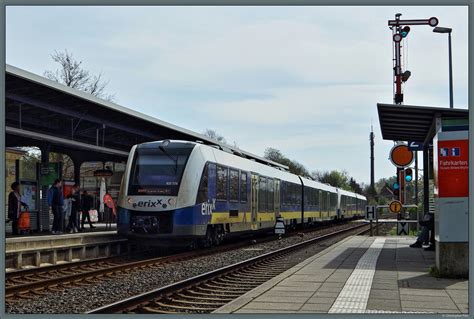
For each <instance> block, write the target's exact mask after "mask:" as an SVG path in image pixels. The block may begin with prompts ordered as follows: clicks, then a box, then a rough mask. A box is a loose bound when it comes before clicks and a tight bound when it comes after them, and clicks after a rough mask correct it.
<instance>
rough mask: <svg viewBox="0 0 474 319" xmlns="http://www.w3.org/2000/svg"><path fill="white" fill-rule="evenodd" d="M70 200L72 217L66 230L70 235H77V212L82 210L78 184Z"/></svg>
mask: <svg viewBox="0 0 474 319" xmlns="http://www.w3.org/2000/svg"><path fill="white" fill-rule="evenodd" d="M68 198H69V199H70V200H71V216H70V217H69V223H68V225H67V229H66V230H67V231H69V233H73V232H74V233H77V232H78V231H79V226H78V223H77V212H78V211H79V210H80V209H81V197H80V195H79V185H78V184H74V186H73V187H72V192H71V195H69V196H68Z"/></svg>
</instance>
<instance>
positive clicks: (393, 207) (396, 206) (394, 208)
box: [388, 200, 403, 214]
mask: <svg viewBox="0 0 474 319" xmlns="http://www.w3.org/2000/svg"><path fill="white" fill-rule="evenodd" d="M402 206H403V205H402V203H401V202H400V201H398V200H394V201H392V202H390V204H389V205H388V209H389V210H390V211H391V212H392V213H397V214H398V213H399V212H400V211H401V210H402Z"/></svg>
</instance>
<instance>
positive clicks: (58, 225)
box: [48, 179, 64, 235]
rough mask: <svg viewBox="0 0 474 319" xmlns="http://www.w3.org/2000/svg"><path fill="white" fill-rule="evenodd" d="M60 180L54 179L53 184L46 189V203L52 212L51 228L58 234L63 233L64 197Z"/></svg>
mask: <svg viewBox="0 0 474 319" xmlns="http://www.w3.org/2000/svg"><path fill="white" fill-rule="evenodd" d="M61 186H62V181H61V180H60V179H56V180H55V181H54V183H53V186H51V187H50V189H49V190H48V204H49V209H50V211H52V213H53V217H54V219H53V229H52V233H53V234H55V235H59V234H62V233H63V223H64V222H63V218H64V216H63V206H64V197H63V192H62V190H61Z"/></svg>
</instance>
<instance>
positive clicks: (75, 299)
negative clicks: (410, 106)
mask: <svg viewBox="0 0 474 319" xmlns="http://www.w3.org/2000/svg"><path fill="white" fill-rule="evenodd" d="M351 226H352V225H348V224H345V225H337V226H333V227H328V228H326V229H320V230H317V231H314V232H309V233H305V234H304V235H303V236H302V237H301V236H293V237H287V238H285V237H283V238H282V239H280V240H275V241H271V242H266V243H256V244H254V245H252V246H251V247H246V248H241V249H237V250H233V251H226V252H222V253H218V254H215V255H211V256H203V257H198V258H194V259H191V260H186V261H180V262H175V263H171V264H167V265H163V266H160V267H157V268H153V269H152V268H146V269H136V270H133V271H131V272H129V273H126V274H124V275H122V276H120V277H117V278H113V279H107V280H103V281H101V282H99V283H96V284H90V285H88V286H82V287H79V286H78V287H73V288H69V289H66V290H63V291H60V292H51V293H48V294H47V295H44V296H38V297H35V298H34V299H28V300H26V299H25V300H17V301H15V302H12V303H10V304H6V309H5V310H6V313H23V314H26V313H84V312H87V311H89V310H92V309H95V308H98V307H101V306H104V305H107V304H110V303H113V302H115V301H119V300H123V299H125V298H127V297H131V296H134V295H137V294H140V293H143V292H146V291H149V290H152V289H156V288H159V287H161V286H165V285H168V284H171V283H173V282H177V281H180V280H183V279H186V278H190V277H193V276H196V275H199V274H202V273H204V272H208V271H211V270H214V269H217V268H220V267H223V266H226V265H230V264H234V263H237V262H239V261H242V260H245V259H249V258H251V257H254V256H258V255H261V254H264V253H267V252H270V251H273V250H277V249H279V248H283V247H286V246H289V245H292V244H295V243H298V242H301V241H304V240H307V239H310V238H312V237H317V236H320V235H322V234H325V233H329V232H332V231H334V230H336V229H343V228H347V227H351Z"/></svg>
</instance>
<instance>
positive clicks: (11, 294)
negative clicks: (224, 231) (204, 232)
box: [5, 227, 324, 302]
mask: <svg viewBox="0 0 474 319" xmlns="http://www.w3.org/2000/svg"><path fill="white" fill-rule="evenodd" d="M320 228H321V229H324V227H317V228H309V229H307V230H305V232H310V231H318V230H319V229H320ZM300 232H301V231H300ZM295 235H297V233H293V234H292V236H295ZM272 240H275V237H274V236H272V237H267V238H263V239H262V240H259V243H264V242H266V241H272ZM250 245H252V241H251V240H248V241H245V242H240V243H233V244H232V243H231V244H227V245H223V246H218V247H214V248H211V249H204V250H198V251H191V252H184V253H178V254H174V255H169V256H160V257H154V258H147V259H143V258H141V259H139V260H137V258H136V256H135V258H134V259H132V260H131V258H130V257H125V258H124V257H117V256H116V257H105V258H98V259H94V260H84V261H79V262H75V263H70V264H63V265H54V266H48V267H44V268H38V269H28V270H21V271H15V272H11V273H7V274H6V278H5V298H6V301H7V302H13V301H15V300H17V299H25V298H26V299H30V298H34V297H35V296H38V295H44V294H47V293H48V292H50V291H53V292H54V291H59V290H64V289H68V288H71V287H73V286H84V285H89V284H94V283H97V282H99V281H101V280H105V279H111V278H117V277H119V276H121V275H123V274H124V273H127V272H131V271H133V270H135V269H138V268H142V269H143V268H148V269H158V268H159V267H162V266H163V265H165V264H169V263H173V262H179V261H182V260H188V259H192V258H197V257H201V256H207V255H212V254H217V253H219V252H223V251H228V250H233V249H239V248H243V247H246V246H250Z"/></svg>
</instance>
